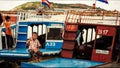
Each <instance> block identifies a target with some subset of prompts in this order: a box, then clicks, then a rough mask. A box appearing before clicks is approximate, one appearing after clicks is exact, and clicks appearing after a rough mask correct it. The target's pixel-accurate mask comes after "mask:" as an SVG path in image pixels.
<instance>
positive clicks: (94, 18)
mask: <svg viewBox="0 0 120 68" xmlns="http://www.w3.org/2000/svg"><path fill="white" fill-rule="evenodd" d="M119 15H120V14H119V12H118V11H97V10H94V11H93V10H87V11H73V10H72V11H68V12H67V16H66V19H65V23H79V24H80V23H86V24H103V25H120V17H119Z"/></svg>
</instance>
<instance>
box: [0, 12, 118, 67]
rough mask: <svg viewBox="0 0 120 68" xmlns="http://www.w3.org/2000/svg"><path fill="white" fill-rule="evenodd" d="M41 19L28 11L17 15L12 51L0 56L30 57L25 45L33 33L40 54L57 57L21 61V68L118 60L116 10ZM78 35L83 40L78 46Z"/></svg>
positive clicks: (0, 53) (95, 63) (69, 13)
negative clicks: (40, 47) (37, 36)
mask: <svg viewBox="0 0 120 68" xmlns="http://www.w3.org/2000/svg"><path fill="white" fill-rule="evenodd" d="M58 16H59V18H58V19H57V17H58ZM43 17H44V16H43ZM43 17H42V18H41V17H40V16H38V15H36V14H32V13H31V12H30V13H29V12H19V13H18V21H17V22H16V27H15V28H16V29H17V30H16V32H17V35H16V45H15V49H14V50H6V49H5V50H4V49H2V50H0V57H1V58H5V57H9V58H10V59H11V58H15V59H16V58H17V60H18V58H19V59H21V58H22V59H23V58H25V59H26V58H27V59H29V58H30V55H29V53H28V51H27V47H26V46H25V45H26V40H27V39H28V38H29V37H30V36H31V34H32V32H34V31H35V32H38V34H39V35H40V37H41V36H43V38H44V39H42V41H43V43H41V44H42V49H40V51H41V52H42V54H43V55H47V56H50V55H56V54H57V55H58V56H59V57H56V58H53V59H49V60H46V61H43V62H37V63H36V62H35V63H31V62H29V61H28V62H21V67H22V68H25V67H64V66H65V67H67V66H68V65H70V66H69V67H80V66H81V65H79V64H76V65H74V64H75V63H85V64H87V63H88V62H89V64H90V63H93V64H90V66H88V65H83V66H84V67H92V66H97V65H101V64H105V63H109V62H113V61H115V60H117V59H118V56H119V54H118V52H119V48H118V47H119V28H120V26H119V25H120V20H119V12H118V11H112V12H110V11H98V10H84V11H75V10H70V11H68V12H67V14H66V15H53V16H51V18H44V19H43ZM52 20H54V21H52ZM3 31H4V30H3ZM82 32H83V35H82ZM80 35H81V36H80ZM82 36H83V41H82V42H81V43H80V37H82ZM40 42H41V41H40ZM73 58H74V59H73ZM76 58H77V59H76ZM81 59H82V60H83V61H82V60H81ZM12 60H13V59H12ZM64 60H65V61H66V62H65V61H64ZM86 60H89V61H86ZM63 61H64V63H63ZM53 62H54V63H53ZM59 62H61V63H63V64H60V63H59ZM69 62H75V63H71V64H70V63H69ZM44 64H45V65H46V66H44ZM66 64H67V66H66ZM72 65H73V66H72Z"/></svg>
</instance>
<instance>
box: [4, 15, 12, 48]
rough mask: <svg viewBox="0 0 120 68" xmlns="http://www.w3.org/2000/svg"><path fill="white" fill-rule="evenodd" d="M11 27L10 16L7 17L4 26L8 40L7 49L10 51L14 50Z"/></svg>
mask: <svg viewBox="0 0 120 68" xmlns="http://www.w3.org/2000/svg"><path fill="white" fill-rule="evenodd" d="M10 25H11V22H10V16H6V17H5V22H4V26H5V28H6V31H5V34H6V38H7V47H8V49H13V37H12V31H11V27H10Z"/></svg>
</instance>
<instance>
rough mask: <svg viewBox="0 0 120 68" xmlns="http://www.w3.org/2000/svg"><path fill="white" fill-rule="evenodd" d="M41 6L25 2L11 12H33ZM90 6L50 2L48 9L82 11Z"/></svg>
mask: <svg viewBox="0 0 120 68" xmlns="http://www.w3.org/2000/svg"><path fill="white" fill-rule="evenodd" d="M41 6H43V5H42V3H41V2H27V3H25V4H22V5H19V6H17V7H15V8H14V9H13V10H14V11H17V10H35V9H37V8H39V7H41ZM88 7H90V6H87V5H84V4H57V3H53V2H51V6H50V9H53V8H64V9H65V8H82V9H86V8H88ZM44 9H47V7H46V6H44Z"/></svg>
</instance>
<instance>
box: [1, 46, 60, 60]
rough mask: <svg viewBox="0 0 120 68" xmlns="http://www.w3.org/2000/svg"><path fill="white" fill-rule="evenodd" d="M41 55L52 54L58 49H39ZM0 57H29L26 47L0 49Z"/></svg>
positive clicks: (56, 52) (58, 51)
mask: <svg viewBox="0 0 120 68" xmlns="http://www.w3.org/2000/svg"><path fill="white" fill-rule="evenodd" d="M40 51H41V52H42V54H43V55H54V54H59V53H60V50H59V49H40ZM0 57H23V58H30V55H29V52H28V49H25V48H24V49H19V48H17V49H14V50H8V49H4V50H0Z"/></svg>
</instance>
